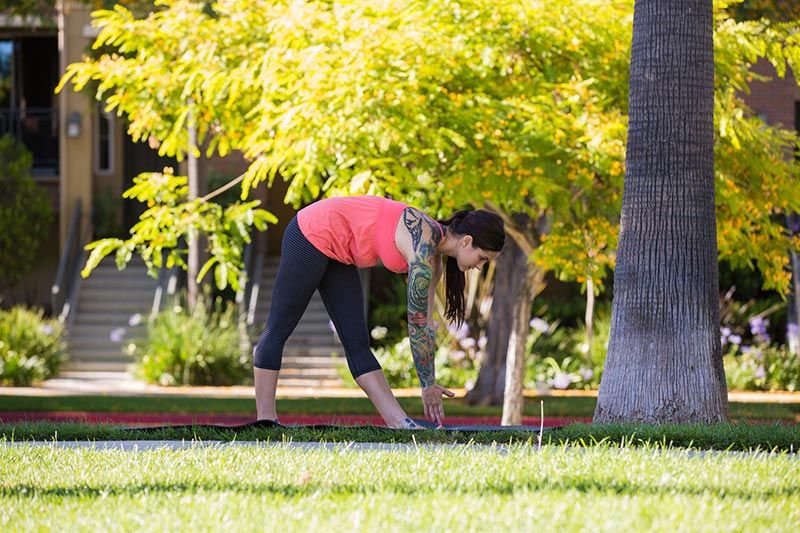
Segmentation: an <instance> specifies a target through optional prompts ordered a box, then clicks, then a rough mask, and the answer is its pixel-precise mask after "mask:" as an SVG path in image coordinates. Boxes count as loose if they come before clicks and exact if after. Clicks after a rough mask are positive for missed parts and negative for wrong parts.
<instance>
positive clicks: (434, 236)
mask: <svg viewBox="0 0 800 533" xmlns="http://www.w3.org/2000/svg"><path fill="white" fill-rule="evenodd" d="M403 223H404V224H405V225H406V228H407V229H408V232H409V233H410V234H411V245H412V249H413V250H414V256H413V257H412V258H411V260H410V261H409V263H408V338H409V340H410V341H411V353H412V355H413V357H414V365H415V366H416V368H417V376H419V381H420V384H421V385H422V387H423V388H426V387H430V386H431V385H434V384H435V383H436V370H435V367H434V353H435V352H436V344H435V338H434V336H433V330H432V328H431V327H430V326H431V322H430V320H431V318H430V317H429V314H430V307H429V302H430V292H431V289H432V287H433V275H434V259H435V255H436V246H437V245H438V243H439V238H440V236H439V232H438V231H437V230H436V229H435V227H434V226H433V224H435V223H434V222H433V221H432V220H431V219H430V218H428V217H426V216H425V215H423V214H422V213H420V212H419V211H417V210H416V209H414V208H411V207H409V208H406V209H405V210H404V211H403Z"/></svg>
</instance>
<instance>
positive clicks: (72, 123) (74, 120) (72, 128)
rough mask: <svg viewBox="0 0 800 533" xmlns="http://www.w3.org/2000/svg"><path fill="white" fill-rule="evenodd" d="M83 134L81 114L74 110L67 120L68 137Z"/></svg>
mask: <svg viewBox="0 0 800 533" xmlns="http://www.w3.org/2000/svg"><path fill="white" fill-rule="evenodd" d="M80 136H81V114H80V113H78V112H77V111H73V112H72V113H70V115H69V119H68V120H67V137H71V138H73V139H74V138H75V137H80Z"/></svg>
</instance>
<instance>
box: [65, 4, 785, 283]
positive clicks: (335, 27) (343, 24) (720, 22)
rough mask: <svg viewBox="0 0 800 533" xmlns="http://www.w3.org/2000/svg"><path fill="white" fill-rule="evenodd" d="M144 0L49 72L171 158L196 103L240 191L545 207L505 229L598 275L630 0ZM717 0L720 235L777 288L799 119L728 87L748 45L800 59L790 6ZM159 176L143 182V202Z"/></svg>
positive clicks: (606, 240) (612, 206)
mask: <svg viewBox="0 0 800 533" xmlns="http://www.w3.org/2000/svg"><path fill="white" fill-rule="evenodd" d="M158 4H159V5H160V6H161V7H163V9H161V10H160V11H158V12H154V13H151V14H150V15H149V16H147V17H146V18H141V19H137V18H136V17H135V16H133V15H132V14H131V12H130V11H128V10H127V9H125V8H124V7H122V6H116V7H115V8H114V9H113V10H105V11H98V12H96V13H95V15H94V23H95V24H96V25H98V26H99V27H100V28H101V32H100V35H99V37H98V39H97V41H96V43H95V47H97V48H99V47H102V46H109V45H110V46H113V47H114V48H115V49H117V50H118V53H109V54H103V55H101V56H100V57H98V58H94V59H91V58H87V59H86V60H85V61H83V62H80V63H76V64H73V65H70V66H69V68H68V71H67V73H66V75H65V77H64V79H63V80H62V84H61V86H62V87H63V86H64V85H65V84H67V83H72V84H73V85H74V87H75V89H77V90H80V89H82V88H84V87H86V86H87V84H89V83H90V82H93V83H96V84H97V85H96V87H97V90H96V96H97V98H98V99H101V100H105V101H106V102H107V105H108V108H109V109H113V110H116V111H117V112H118V113H120V114H122V115H126V116H127V117H129V119H130V121H131V122H130V124H131V125H130V130H129V131H130V134H131V135H132V136H133V137H134V138H135V139H137V140H139V139H143V138H151V137H153V138H155V139H157V140H158V141H159V142H160V143H161V144H160V152H161V153H162V154H164V155H174V156H177V157H179V158H180V157H182V154H183V152H184V151H185V150H186V147H187V133H186V127H185V126H186V121H187V116H188V113H189V111H190V109H191V110H192V111H193V112H194V115H195V116H196V117H197V121H198V126H199V135H200V138H201V142H207V146H208V148H207V152H206V155H211V154H214V153H216V154H219V155H222V156H224V155H227V154H228V153H230V152H231V151H232V150H240V151H241V152H243V153H244V155H245V156H246V157H247V158H248V159H249V161H250V166H249V169H248V170H247V172H246V173H245V175H244V177H243V181H242V188H241V192H242V196H241V198H242V199H243V200H244V199H246V198H247V197H248V194H249V192H250V190H251V189H252V188H253V187H254V186H256V185H257V184H259V183H261V182H265V181H266V182H267V183H272V181H273V180H274V179H275V178H276V177H279V178H280V179H285V180H290V181H291V183H290V186H289V192H288V195H287V201H288V202H290V203H292V204H294V205H296V206H297V205H300V204H301V203H302V202H303V201H309V200H312V199H314V198H317V197H318V196H319V195H341V194H363V193H368V194H380V195H391V196H392V197H395V198H397V199H400V200H404V201H408V202H411V203H415V204H417V205H422V206H426V207H428V208H429V209H431V210H433V211H438V212H439V214H446V213H448V212H450V211H451V210H452V209H454V208H457V207H460V206H462V205H464V204H472V205H475V206H479V205H487V206H489V207H490V208H492V209H495V210H497V211H499V212H501V213H509V214H510V213H515V212H523V213H527V214H528V215H530V216H531V217H532V218H533V219H541V218H543V217H544V218H545V219H547V221H548V224H547V226H546V227H548V228H549V230H548V231H547V232H546V233H545V234H544V235H543V236H539V237H536V238H533V239H531V238H527V237H526V236H524V235H520V234H518V233H512V236H514V237H515V239H517V240H519V241H525V240H527V243H526V244H527V246H526V247H524V249H525V250H527V251H535V252H536V253H535V257H536V259H537V261H538V263H539V266H540V267H544V268H547V269H553V270H555V271H557V272H558V273H559V275H560V276H561V277H562V278H563V279H577V280H578V281H581V282H583V283H586V281H587V280H588V279H591V280H592V281H593V282H594V283H593V284H594V287H596V288H598V289H599V288H601V287H602V282H603V278H604V276H605V273H606V271H607V267H609V266H613V260H614V250H615V247H616V233H617V230H616V221H617V218H618V214H619V206H620V200H621V189H622V176H623V174H624V147H625V140H626V127H627V94H628V86H627V77H628V59H629V55H630V42H631V27H632V14H633V5H632V2H630V1H628V2H602V1H599V0H559V1H554V2H547V3H536V2H529V1H522V2H489V1H486V0H462V1H452V2H433V3H429V2H422V1H418V0H399V1H398V2H392V3H384V4H375V3H372V2H366V1H364V0H345V1H338V2H333V1H321V2H293V1H271V0H270V1H267V0H235V1H234V0H218V1H217V2H214V3H212V4H211V9H208V8H207V7H205V6H204V5H202V4H200V3H197V2H192V1H188V0H163V1H161V2H158ZM723 7H724V6H723V5H722V4H720V6H719V7H718V10H717V21H716V25H717V26H716V27H717V30H716V36H715V47H716V53H717V67H716V68H717V91H716V111H717V115H716V117H715V120H716V128H717V145H716V155H717V189H718V196H717V198H718V200H717V207H718V210H719V213H718V223H719V229H720V231H719V235H720V255H721V257H722V258H725V259H728V260H730V261H731V262H733V263H734V264H737V265H739V264H750V265H754V266H758V267H759V268H760V269H761V270H763V271H764V273H765V279H766V283H767V285H768V286H770V287H774V288H776V289H778V290H781V291H785V290H786V289H787V287H788V273H787V272H786V253H785V252H786V250H787V248H788V247H789V246H791V245H792V243H791V241H790V240H789V238H788V237H787V236H786V235H785V232H784V230H783V228H782V227H781V225H780V223H779V222H776V221H775V220H774V218H775V217H774V215H776V214H780V213H783V212H785V211H787V210H795V211H796V210H798V208H800V191H798V188H797V187H794V186H793V184H794V183H796V179H797V176H798V166H797V164H796V163H794V162H793V161H791V160H788V159H786V158H784V154H785V153H786V152H789V153H791V152H792V151H794V150H795V149H796V147H797V138H796V136H795V135H794V134H792V133H790V132H787V131H783V130H780V129H778V128H774V127H770V126H767V125H766V124H764V123H763V122H762V121H761V120H760V119H759V118H758V117H756V116H754V114H753V113H752V112H751V111H750V110H749V109H747V107H746V106H745V105H744V103H743V101H742V100H741V98H740V96H739V93H737V91H742V90H746V83H747V82H748V81H749V80H751V79H753V75H752V74H751V73H750V70H749V69H750V67H751V66H752V64H753V63H754V62H755V61H756V60H758V59H759V58H761V57H765V58H767V59H768V60H770V61H771V62H772V63H773V64H775V66H776V68H777V69H778V73H779V75H783V74H784V72H785V67H786V64H787V62H788V64H789V65H791V66H799V65H800V54H799V53H798V46H797V35H798V34H797V30H798V24H797V23H780V24H779V23H770V22H767V21H761V22H743V23H737V22H735V21H734V20H730V19H729V17H728V15H727V13H726V12H725V11H724V10H723ZM190 99H191V101H192V102H193V103H192V104H189V103H187V102H189V100H190ZM198 153H199V152H198ZM157 190H159V189H158V187H153V188H152V189H151V193H152V194H150V196H148V195H147V194H144V195H142V199H145V200H147V201H153V202H157V201H156V200H155V199H154V196H153V194H155V191H157ZM176 201H179V198H176ZM173 217H174V220H178V219H179V218H180V217H178V216H176V215H174V214H173ZM220 220H222V219H220ZM165 227H166V226H165ZM151 229H153V228H151ZM134 230H135V233H137V232H139V230H138V229H137V228H134ZM159 235H160V232H159V231H152V232H151V233H149V234H147V235H142V237H141V243H142V244H144V243H147V242H152V241H153V240H154V239H158V238H159ZM797 245H798V243H797V242H796V241H795V242H794V246H797ZM103 250H105V249H103ZM132 250H133V248H130V249H129V251H132ZM95 257H96V256H95ZM123 259H124V257H123ZM220 261H224V258H222V257H221V258H220ZM90 266H91V265H90ZM228 268H229V269H231V270H233V269H235V268H236V265H235V264H231V265H228Z"/></svg>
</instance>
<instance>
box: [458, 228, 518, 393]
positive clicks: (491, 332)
mask: <svg viewBox="0 0 800 533" xmlns="http://www.w3.org/2000/svg"><path fill="white" fill-rule="evenodd" d="M527 268H528V267H527V264H526V261H525V254H524V253H523V252H522V250H521V249H520V247H519V246H518V245H517V243H516V242H515V241H514V240H513V239H508V241H507V242H506V245H505V248H504V249H503V253H501V254H500V255H499V256H498V257H497V260H496V261H495V276H494V289H493V291H492V309H491V312H490V315H489V324H488V325H487V327H486V339H487V341H486V351H485V354H484V358H483V360H482V361H481V365H480V370H479V371H478V379H477V380H476V381H475V386H474V387H472V389H470V391H469V392H467V402H468V403H470V404H472V405H502V404H503V393H504V391H505V385H506V354H507V353H508V342H509V338H510V336H511V331H512V329H513V325H514V304H515V295H518V294H520V291H521V290H522V285H523V282H524V280H525V273H526V271H527Z"/></svg>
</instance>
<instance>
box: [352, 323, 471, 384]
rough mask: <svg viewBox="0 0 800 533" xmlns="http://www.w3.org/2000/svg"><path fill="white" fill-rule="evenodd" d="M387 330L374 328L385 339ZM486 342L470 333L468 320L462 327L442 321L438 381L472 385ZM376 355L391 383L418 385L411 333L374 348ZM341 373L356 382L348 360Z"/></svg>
mask: <svg viewBox="0 0 800 533" xmlns="http://www.w3.org/2000/svg"><path fill="white" fill-rule="evenodd" d="M386 330H387V328H384V327H382V326H376V327H375V328H373V330H372V337H373V339H376V340H382V339H383V336H384V335H385V334H386ZM485 346H486V339H485V338H481V339H480V340H478V341H475V340H474V339H472V338H471V337H469V327H468V326H466V325H465V324H464V325H462V326H461V327H460V328H454V327H453V326H452V325H450V326H448V327H447V328H444V327H441V325H440V328H439V331H438V332H437V349H436V355H435V364H436V383H438V384H439V385H442V386H445V387H464V386H466V387H467V388H469V386H470V385H471V383H473V382H474V381H475V378H476V377H477V376H478V360H479V358H480V354H481V350H482V349H483V348H484V347H485ZM375 357H376V358H377V359H378V362H380V364H381V367H382V368H383V373H384V375H385V376H386V380H387V381H388V382H389V385H390V386H391V387H412V388H413V387H419V378H418V377H417V370H416V367H415V366H414V357H413V355H412V354H411V342H410V341H409V339H408V336H405V337H403V338H401V339H400V340H399V341H397V342H395V343H394V344H390V345H387V346H378V347H377V348H375ZM339 374H340V376H341V377H342V379H344V381H345V383H346V384H349V385H351V386H355V382H354V380H353V378H352V376H350V372H349V370H348V368H347V366H346V365H345V364H342V365H340V367H339Z"/></svg>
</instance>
